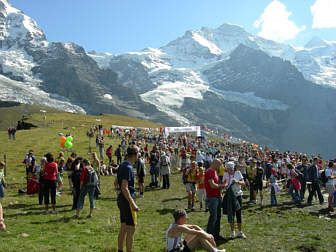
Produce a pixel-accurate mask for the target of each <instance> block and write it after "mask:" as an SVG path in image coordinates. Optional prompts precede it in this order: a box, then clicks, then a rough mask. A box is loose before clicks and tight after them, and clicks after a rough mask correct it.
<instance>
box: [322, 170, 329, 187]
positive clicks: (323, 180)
mask: <svg viewBox="0 0 336 252" xmlns="http://www.w3.org/2000/svg"><path fill="white" fill-rule="evenodd" d="M321 181H322V184H323V186H325V184H326V183H327V182H328V178H327V176H326V174H325V170H324V171H322V173H321Z"/></svg>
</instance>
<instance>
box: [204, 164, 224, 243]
mask: <svg viewBox="0 0 336 252" xmlns="http://www.w3.org/2000/svg"><path fill="white" fill-rule="evenodd" d="M220 165H221V161H220V160H219V159H215V160H214V161H213V162H212V164H211V166H210V168H209V169H207V170H206V172H205V177H204V181H205V191H206V197H207V199H206V200H207V203H208V208H209V212H210V216H209V220H208V224H207V232H208V233H209V234H212V235H213V236H214V238H215V240H221V239H223V238H222V237H221V236H220V235H219V232H220V219H221V205H222V196H221V189H222V188H224V184H220V183H219V178H218V175H217V170H218V168H219V167H220Z"/></svg>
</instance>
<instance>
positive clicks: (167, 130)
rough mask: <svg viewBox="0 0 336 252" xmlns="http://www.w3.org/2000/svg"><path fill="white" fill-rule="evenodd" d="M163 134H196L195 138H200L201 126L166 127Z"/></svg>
mask: <svg viewBox="0 0 336 252" xmlns="http://www.w3.org/2000/svg"><path fill="white" fill-rule="evenodd" d="M164 132H165V134H166V135H167V136H169V134H172V133H183V132H196V134H197V136H201V126H190V127H166V128H165V129H164Z"/></svg>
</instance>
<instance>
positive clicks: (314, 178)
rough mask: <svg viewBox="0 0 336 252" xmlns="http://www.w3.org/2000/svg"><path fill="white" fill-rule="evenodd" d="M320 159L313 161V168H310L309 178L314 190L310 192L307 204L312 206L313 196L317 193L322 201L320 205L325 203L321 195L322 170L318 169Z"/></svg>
mask: <svg viewBox="0 0 336 252" xmlns="http://www.w3.org/2000/svg"><path fill="white" fill-rule="evenodd" d="M318 162H319V161H318V158H316V157H315V158H314V159H313V164H312V166H310V167H309V170H308V177H309V180H310V181H311V183H312V190H311V191H310V192H309V196H308V199H307V204H308V205H311V204H312V199H313V195H314V193H315V192H317V195H318V198H319V200H320V204H321V205H322V204H323V202H324V199H323V195H322V193H321V187H320V168H319V167H318Z"/></svg>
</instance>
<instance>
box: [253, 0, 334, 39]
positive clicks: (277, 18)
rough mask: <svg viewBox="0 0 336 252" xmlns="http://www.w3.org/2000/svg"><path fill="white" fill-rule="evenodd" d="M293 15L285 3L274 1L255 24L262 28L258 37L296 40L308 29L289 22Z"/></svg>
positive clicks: (256, 26)
mask: <svg viewBox="0 0 336 252" xmlns="http://www.w3.org/2000/svg"><path fill="white" fill-rule="evenodd" d="M333 1H335V0H333ZM291 15H292V13H291V12H289V11H287V9H286V6H285V5H284V4H283V3H281V2H280V1H278V0H274V1H273V2H271V3H270V4H269V5H268V6H267V7H266V8H265V10H264V13H263V14H261V16H260V17H259V18H258V20H257V21H255V22H254V27H255V28H257V29H258V28H261V31H260V32H259V33H258V35H259V36H261V37H263V38H266V39H271V40H275V41H278V42H284V41H286V40H290V39H294V38H295V37H296V35H297V34H298V33H299V32H301V31H303V30H305V29H306V26H301V27H298V26H297V25H296V24H295V23H294V22H293V21H290V20H289V17H290V16H291Z"/></svg>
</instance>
